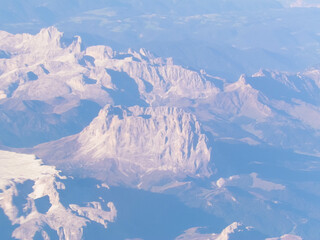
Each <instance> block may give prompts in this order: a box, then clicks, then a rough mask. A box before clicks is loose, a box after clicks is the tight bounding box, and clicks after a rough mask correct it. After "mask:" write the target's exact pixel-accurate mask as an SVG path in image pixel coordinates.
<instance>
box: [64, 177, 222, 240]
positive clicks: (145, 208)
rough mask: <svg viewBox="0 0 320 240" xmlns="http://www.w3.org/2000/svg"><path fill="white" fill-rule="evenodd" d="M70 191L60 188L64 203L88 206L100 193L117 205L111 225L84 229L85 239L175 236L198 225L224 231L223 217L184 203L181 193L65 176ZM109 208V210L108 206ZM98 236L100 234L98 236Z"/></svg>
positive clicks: (167, 237) (94, 225)
mask: <svg viewBox="0 0 320 240" xmlns="http://www.w3.org/2000/svg"><path fill="white" fill-rule="evenodd" d="M63 183H64V184H65V185H66V189H68V191H64V190H59V194H60V197H61V201H62V203H63V205H64V206H68V205H69V204H70V203H74V204H78V205H80V206H85V203H86V202H91V201H99V202H101V200H99V197H102V199H103V200H104V201H105V202H104V203H103V202H101V205H106V203H107V202H113V203H114V205H115V207H116V209H117V218H116V220H115V222H114V223H108V228H107V229H104V228H103V226H102V225H100V224H96V223H94V222H92V223H90V224H89V225H88V226H87V228H85V229H84V239H93V237H92V236H95V237H94V238H95V239H114V240H117V239H119V240H120V239H121V240H123V239H126V238H142V239H145V240H148V239H155V240H156V239H159V240H160V239H161V240H162V239H174V237H176V236H178V235H180V234H182V233H183V231H184V230H186V229H188V228H191V227H195V226H208V225H209V228H208V229H209V230H210V231H211V230H212V231H215V232H218V231H221V229H223V227H225V226H226V224H225V223H224V221H223V220H221V219H218V218H217V217H215V216H214V215H211V214H209V213H206V212H204V211H203V210H201V209H197V208H190V207H187V206H186V205H184V204H183V203H182V202H181V201H179V200H178V198H177V197H175V196H172V195H166V194H158V193H151V192H146V191H143V190H137V189H128V188H124V187H111V188H110V189H106V188H99V189H98V188H97V187H96V185H97V184H99V182H98V181H96V180H93V179H73V180H64V181H63ZM106 210H108V209H107V208H106ZM96 236H98V238H96Z"/></svg>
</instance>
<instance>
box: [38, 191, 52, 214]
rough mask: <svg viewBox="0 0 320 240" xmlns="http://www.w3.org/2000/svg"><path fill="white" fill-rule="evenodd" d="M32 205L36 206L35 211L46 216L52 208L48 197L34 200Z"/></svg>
mask: <svg viewBox="0 0 320 240" xmlns="http://www.w3.org/2000/svg"><path fill="white" fill-rule="evenodd" d="M34 203H35V205H36V208H37V211H38V212H39V213H42V214H46V213H47V212H48V210H49V209H50V207H51V206H52V205H51V203H50V199H49V196H48V195H46V196H43V197H41V198H37V199H35V200H34Z"/></svg>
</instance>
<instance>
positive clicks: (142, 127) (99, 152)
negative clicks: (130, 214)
mask: <svg viewBox="0 0 320 240" xmlns="http://www.w3.org/2000/svg"><path fill="white" fill-rule="evenodd" d="M206 141H207V139H206V136H205V135H204V134H203V133H202V131H201V128H200V125H199V123H198V121H197V120H196V118H195V116H194V115H192V114H190V113H186V112H184V111H183V110H181V109H178V108H172V107H148V108H142V107H138V106H135V107H129V108H122V107H120V106H111V105H107V106H106V107H105V108H104V109H102V110H101V111H100V113H99V115H98V116H97V117H96V118H95V119H94V120H93V121H92V122H91V124H90V125H89V126H88V127H86V128H85V129H84V130H83V131H82V132H81V133H79V134H78V135H75V136H72V137H70V138H65V139H63V140H62V141H61V143H59V141H57V142H53V143H48V144H43V145H39V146H38V147H37V148H36V149H37V153H38V154H40V156H41V154H42V153H43V154H44V155H43V156H44V157H45V159H46V161H48V162H51V163H53V164H58V165H60V164H61V166H64V167H67V166H68V165H69V164H71V163H72V164H75V165H76V166H78V167H80V166H82V167H84V168H88V169H90V170H91V171H93V172H96V173H98V172H101V171H104V175H101V174H99V177H100V178H103V179H108V180H109V181H116V179H119V178H120V176H121V177H122V178H123V181H129V180H130V182H131V184H132V183H136V182H137V183H138V184H142V185H139V186H140V187H142V186H143V184H148V182H150V181H151V182H152V181H153V180H154V179H152V178H151V177H150V176H151V175H154V176H157V177H156V178H159V179H158V180H161V178H166V175H168V176H171V177H172V178H176V179H179V178H184V177H186V176H190V177H208V176H210V175H211V170H210V169H209V167H208V164H209V161H210V158H211V149H210V148H209V147H208V146H207V142H206ZM58 146H59V147H58ZM68 149H72V153H70V150H68ZM54 151H58V152H56V153H55V152H54ZM63 152H64V153H65V154H64V156H63V154H62V153H63ZM60 153H61V154H62V155H60ZM51 154H53V155H51ZM57 154H58V156H57ZM59 159H65V160H64V161H59ZM89 172H90V171H89ZM89 172H88V173H87V175H89V174H90V173H89ZM92 174H93V173H92ZM110 174H112V177H110V176H109V175H110ZM117 174H118V175H117ZM120 180H121V179H119V181H120ZM121 181H122V180H121Z"/></svg>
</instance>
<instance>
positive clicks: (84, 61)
mask: <svg viewBox="0 0 320 240" xmlns="http://www.w3.org/2000/svg"><path fill="white" fill-rule="evenodd" d="M94 61H95V59H94V58H93V57H91V56H88V55H84V56H83V58H81V59H80V60H79V64H80V65H82V66H84V67H86V66H88V63H90V64H91V65H92V66H95V64H94Z"/></svg>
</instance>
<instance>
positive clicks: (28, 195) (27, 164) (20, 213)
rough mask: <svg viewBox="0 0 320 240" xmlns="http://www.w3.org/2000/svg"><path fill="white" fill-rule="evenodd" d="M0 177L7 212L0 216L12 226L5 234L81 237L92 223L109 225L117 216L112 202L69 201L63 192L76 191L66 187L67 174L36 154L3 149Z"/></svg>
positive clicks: (0, 201) (0, 192) (1, 204)
mask: <svg viewBox="0 0 320 240" xmlns="http://www.w3.org/2000/svg"><path fill="white" fill-rule="evenodd" d="M0 176H1V177H0V209H1V210H3V213H4V215H2V214H1V215H0V218H1V219H6V218H8V220H9V222H10V224H9V226H10V227H8V228H6V227H4V228H3V229H2V232H1V236H2V237H3V236H6V235H8V237H10V238H11V237H13V238H16V239H26V240H28V239H34V238H35V237H36V236H37V237H42V238H43V239H54V238H55V237H59V239H81V237H82V235H83V231H84V228H85V227H86V226H87V225H88V224H89V223H91V222H96V223H99V224H102V225H103V226H104V227H105V228H107V223H108V222H113V221H114V220H115V218H116V216H117V211H116V208H115V206H114V204H113V203H112V202H109V203H105V202H101V201H99V199H97V200H98V201H97V202H88V203H86V202H82V204H85V205H87V206H86V207H82V206H79V205H77V204H70V205H68V204H66V203H67V202H68V201H67V200H66V199H63V198H62V199H61V195H60V193H61V191H62V192H63V191H72V189H66V188H65V185H64V183H63V181H64V179H66V177H62V176H61V175H60V173H59V171H57V170H56V169H55V167H53V166H47V165H42V161H41V160H40V159H36V158H35V156H34V155H26V154H18V153H14V152H7V151H0ZM79 202H81V199H79ZM63 203H64V204H63ZM108 209H109V210H108ZM3 222H5V221H2V223H3ZM11 224H12V225H14V229H11V228H12V227H11ZM11 231H12V232H11Z"/></svg>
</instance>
